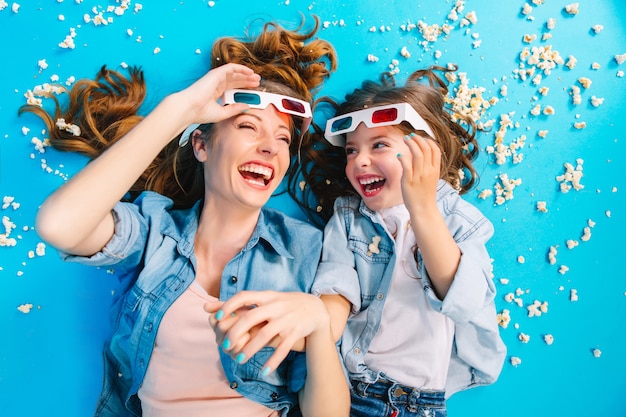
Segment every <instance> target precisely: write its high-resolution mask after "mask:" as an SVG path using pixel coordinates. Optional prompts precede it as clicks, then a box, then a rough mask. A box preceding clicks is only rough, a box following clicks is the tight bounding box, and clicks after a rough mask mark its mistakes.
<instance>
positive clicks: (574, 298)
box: [569, 288, 578, 302]
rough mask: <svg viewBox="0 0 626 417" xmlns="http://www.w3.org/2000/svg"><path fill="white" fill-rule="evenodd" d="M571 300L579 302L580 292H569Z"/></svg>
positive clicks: (572, 290) (573, 290)
mask: <svg viewBox="0 0 626 417" xmlns="http://www.w3.org/2000/svg"><path fill="white" fill-rule="evenodd" d="M569 300H570V301H572V302H575V301H578V290H575V289H574V288H572V289H571V290H569Z"/></svg>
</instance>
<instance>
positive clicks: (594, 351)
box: [591, 349, 602, 358]
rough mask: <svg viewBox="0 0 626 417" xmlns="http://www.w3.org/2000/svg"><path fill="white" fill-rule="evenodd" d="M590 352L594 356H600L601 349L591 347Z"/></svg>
mask: <svg viewBox="0 0 626 417" xmlns="http://www.w3.org/2000/svg"><path fill="white" fill-rule="evenodd" d="M591 354H592V355H593V357H594V358H599V357H600V356H602V351H601V350H600V349H593V350H592V351H591Z"/></svg>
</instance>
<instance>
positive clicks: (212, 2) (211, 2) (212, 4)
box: [207, 1, 215, 7]
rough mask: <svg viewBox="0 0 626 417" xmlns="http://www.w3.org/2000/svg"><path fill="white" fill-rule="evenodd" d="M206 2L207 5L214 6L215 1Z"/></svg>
mask: <svg viewBox="0 0 626 417" xmlns="http://www.w3.org/2000/svg"><path fill="white" fill-rule="evenodd" d="M207 4H208V5H209V7H213V6H215V2H214V1H210V2H208V3H207Z"/></svg>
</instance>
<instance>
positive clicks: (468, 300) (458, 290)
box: [420, 197, 496, 323]
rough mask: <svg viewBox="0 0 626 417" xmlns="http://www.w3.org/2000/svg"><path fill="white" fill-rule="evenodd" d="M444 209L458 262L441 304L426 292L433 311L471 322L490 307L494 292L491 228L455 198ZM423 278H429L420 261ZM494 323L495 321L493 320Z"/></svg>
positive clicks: (489, 224) (460, 200)
mask: <svg viewBox="0 0 626 417" xmlns="http://www.w3.org/2000/svg"><path fill="white" fill-rule="evenodd" d="M457 198H458V201H457V202H456V203H453V204H450V205H448V206H446V207H445V208H444V211H448V212H447V213H445V214H444V217H446V222H447V224H448V227H449V229H450V231H451V233H452V236H453V237H454V240H455V241H456V243H457V245H458V247H459V249H460V251H461V260H460V262H459V266H458V268H457V272H456V274H455V276H454V281H453V282H452V285H451V286H450V289H449V291H448V293H447V294H446V297H445V298H444V299H443V300H440V299H439V298H437V296H436V295H435V293H434V291H432V285H429V286H430V287H431V290H430V291H428V292H427V295H428V297H429V300H430V303H431V305H432V306H433V308H435V310H437V311H439V312H441V313H442V314H445V315H446V316H448V317H450V318H451V319H452V320H453V321H454V322H455V323H467V322H469V321H473V320H474V319H475V318H476V317H477V315H480V314H481V311H482V310H484V308H485V307H486V306H489V305H490V304H493V300H494V297H495V293H496V289H495V285H494V284H493V280H492V278H491V258H490V256H489V253H488V252H487V248H486V246H485V245H486V243H487V241H488V240H489V239H490V238H491V236H493V225H492V224H491V222H490V221H489V220H488V219H487V218H485V217H484V216H483V215H482V214H481V213H480V212H479V211H478V209H476V208H475V207H473V206H472V205H470V204H469V203H467V202H465V201H464V200H462V199H460V197H457ZM420 269H421V271H420V272H421V274H422V276H423V277H425V278H426V280H427V281H428V282H429V284H430V277H429V276H428V271H426V268H425V266H424V263H423V262H421V259H420ZM494 320H495V318H494Z"/></svg>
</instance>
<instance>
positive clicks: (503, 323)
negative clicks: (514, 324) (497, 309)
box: [498, 309, 511, 329]
mask: <svg viewBox="0 0 626 417" xmlns="http://www.w3.org/2000/svg"><path fill="white" fill-rule="evenodd" d="M509 323H511V315H510V311H509V310H507V309H504V310H502V312H501V313H498V325H499V326H500V327H502V328H503V329H506V328H507V327H508V326H509Z"/></svg>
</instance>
